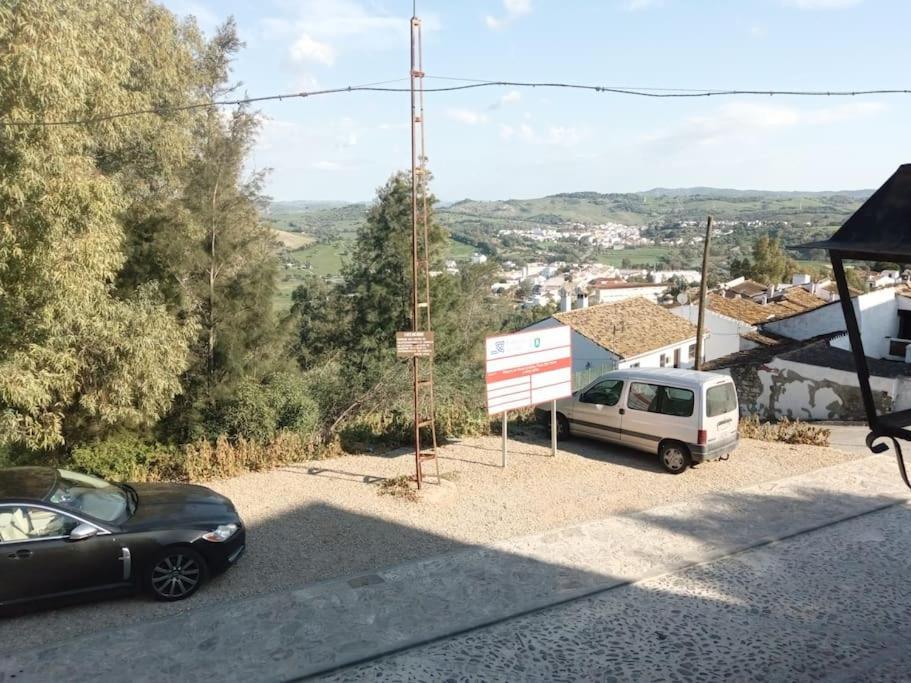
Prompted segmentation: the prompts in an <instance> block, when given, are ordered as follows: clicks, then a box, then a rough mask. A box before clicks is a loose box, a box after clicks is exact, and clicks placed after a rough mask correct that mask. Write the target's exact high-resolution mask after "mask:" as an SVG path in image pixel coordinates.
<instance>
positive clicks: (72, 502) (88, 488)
mask: <svg viewBox="0 0 911 683" xmlns="http://www.w3.org/2000/svg"><path fill="white" fill-rule="evenodd" d="M57 474H58V477H57V484H56V486H55V488H54V490H53V492H52V493H51V495H50V498H49V499H48V500H50V502H51V503H55V504H56V505H59V506H60V507H63V508H67V509H68V510H72V511H73V512H76V513H79V512H82V513H85V514H87V515H89V516H91V517H95V518H96V519H100V520H102V521H104V522H118V521H122V520H124V519H126V517H127V516H128V514H129V513H130V512H131V510H130V509H129V508H130V502H131V501H130V498H129V491H130V490H131V489H127V488H120V487H117V486H114V485H113V484H109V483H108V482H106V481H104V480H103V479H98V478H97V477H91V476H89V475H86V474H79V473H78V472H70V471H69V470H57Z"/></svg>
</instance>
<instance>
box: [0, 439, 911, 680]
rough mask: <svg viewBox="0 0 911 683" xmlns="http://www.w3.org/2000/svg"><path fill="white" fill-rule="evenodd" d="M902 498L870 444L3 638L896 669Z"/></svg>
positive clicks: (258, 657)
mask: <svg viewBox="0 0 911 683" xmlns="http://www.w3.org/2000/svg"><path fill="white" fill-rule="evenodd" d="M907 500H908V497H907V491H906V490H905V489H904V488H903V487H901V485H900V483H899V482H898V477H897V475H896V472H895V465H894V461H892V460H891V459H890V458H889V457H886V456H874V457H869V458H865V459H863V460H856V461H853V462H849V463H844V464H841V465H837V466H834V467H829V468H825V469H821V470H816V471H813V472H809V473H806V474H802V475H798V476H795V477H789V478H786V479H781V480H778V481H772V482H766V483H764V484H760V485H757V486H752V487H749V488H744V489H740V490H738V491H729V492H724V493H715V494H710V495H707V496H702V497H699V498H694V499H691V500H688V501H684V502H681V503H675V504H671V505H665V506H662V507H657V508H652V509H651V510H646V511H642V512H636V513H631V514H626V515H616V516H613V517H609V518H606V519H603V520H599V521H596V522H589V523H586V524H582V525H578V526H571V527H566V528H563V529H560V530H556V531H549V532H546V533H543V534H537V535H534V536H526V537H522V538H516V539H510V540H507V541H502V542H498V543H494V544H490V545H485V546H477V547H471V548H467V549H464V550H460V551H458V552H454V553H450V554H448V555H442V556H437V557H433V558H429V559H426V560H420V561H417V562H411V563H408V564H402V565H398V566H395V567H391V568H388V569H385V570H380V571H377V572H374V573H369V574H365V575H360V576H354V577H347V578H345V579H333V580H330V581H326V582H322V583H318V584H311V585H309V586H305V587H303V588H301V589H299V590H295V591H287V592H280V593H274V594H270V595H266V596H261V597H257V598H253V599H249V600H245V601H237V602H235V603H231V604H228V605H215V606H212V607H209V608H204V609H199V610H194V611H192V612H190V613H187V614H184V615H180V616H175V617H171V618H168V619H164V620H160V621H149V622H146V623H141V624H130V625H123V626H121V627H119V628H104V629H102V630H99V631H97V632H94V633H87V634H86V635H84V636H82V637H79V638H75V639H71V640H64V641H60V642H58V643H54V644H51V645H48V646H44V647H40V648H35V649H28V650H23V651H18V652H14V653H12V654H10V655H6V656H0V681H3V682H4V683H6V682H9V681H13V680H15V681H16V683H19V682H21V681H62V680H65V681H71V682H73V683H78V682H79V681H98V680H118V681H119V680H123V678H124V677H125V676H128V677H129V678H130V680H132V681H144V680H156V681H158V680H162V679H166V680H181V681H203V680H218V681H254V680H255V681H258V680H269V681H272V680H290V679H295V678H301V677H305V676H315V675H320V674H327V673H329V672H331V671H336V673H335V674H333V676H334V678H335V679H336V680H348V679H349V678H359V679H361V680H371V679H373V678H376V677H378V676H382V678H383V679H384V680H386V679H389V680H428V679H432V680H437V679H439V680H442V679H445V678H448V677H452V678H454V679H467V680H496V679H505V680H523V679H529V680H560V679H563V680H578V679H588V678H594V679H599V680H606V679H608V677H610V676H615V677H617V678H624V679H641V678H662V677H664V678H666V679H667V680H673V679H681V680H682V679H684V678H695V677H701V678H706V677H712V678H718V677H722V676H726V677H729V678H734V679H748V678H766V679H769V680H776V679H782V678H784V679H793V678H812V677H826V678H832V677H833V676H834V675H836V674H837V675H844V676H845V677H846V678H849V679H850V678H851V677H852V676H855V677H857V676H861V677H865V676H862V675H861V674H868V675H869V676H870V677H873V678H877V679H878V680H892V679H893V678H894V677H895V674H896V672H901V671H908V669H907V666H906V665H907V663H908V662H907V657H908V655H907V654H906V653H905V652H904V650H902V649H901V648H900V647H899V643H900V642H901V641H902V640H904V641H905V642H907V639H908V638H909V637H911V628H909V615H908V610H909V607H908V604H909V603H908V600H907V597H906V596H907V593H908V588H911V584H909V580H911V579H909V575H908V574H907V573H906V569H907V566H908V562H907V558H908V556H909V551H911V525H909V524H908V522H909V521H911V519H909V511H908V508H907V507H905V505H906V502H907ZM782 539H790V540H782ZM559 605H562V606H559ZM555 606H559V607H555ZM545 608H549V609H546V611H540V610H542V609H545ZM106 626H112V627H113V626H116V625H115V624H109V625H106ZM459 634H461V635H459ZM526 634H527V635H528V638H527V640H526V639H525V635H526ZM408 648H412V649H410V650H409V649H408ZM392 652H400V654H398V655H392V656H389V657H386V658H384V659H377V658H378V657H382V656H383V655H386V654H388V653H392ZM359 663H364V664H360V666H359V667H358V666H355V665H358V664H359ZM352 666H354V668H351V667H352ZM344 667H349V668H347V669H344Z"/></svg>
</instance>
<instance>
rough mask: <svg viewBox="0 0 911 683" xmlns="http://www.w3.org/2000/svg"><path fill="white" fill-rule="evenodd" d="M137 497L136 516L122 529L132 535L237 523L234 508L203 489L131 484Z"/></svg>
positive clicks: (187, 486) (219, 496) (184, 486)
mask: <svg viewBox="0 0 911 683" xmlns="http://www.w3.org/2000/svg"><path fill="white" fill-rule="evenodd" d="M130 486H132V487H133V488H134V489H135V490H136V493H137V494H138V495H139V504H138V505H137V506H136V512H135V513H134V514H133V515H132V517H130V518H129V519H128V520H127V521H126V522H124V523H123V525H122V526H123V527H124V528H126V529H129V530H131V531H134V530H138V529H154V528H160V527H169V528H179V527H187V526H189V527H196V526H206V527H208V526H211V525H216V526H217V525H219V524H229V523H231V522H235V523H237V522H239V521H240V517H239V516H238V514H237V510H235V508H234V504H233V503H232V502H231V501H230V500H229V499H227V498H225V497H224V496H222V495H220V494H218V493H215V491H212V490H211V489H207V488H206V487H205V486H194V485H192V484H130Z"/></svg>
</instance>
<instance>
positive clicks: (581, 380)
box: [573, 363, 617, 391]
mask: <svg viewBox="0 0 911 683" xmlns="http://www.w3.org/2000/svg"><path fill="white" fill-rule="evenodd" d="M616 369H617V364H616V363H602V364H601V365H593V366H592V367H590V368H587V369H585V370H580V371H578V372H574V373H573V391H576V390H577V389H581V388H582V387H584V386H585V385H586V384H588V383H589V382H591V381H593V380H595V379H597V378H598V377H600V376H601V375H603V374H604V373H605V372H610V371H611V370H616Z"/></svg>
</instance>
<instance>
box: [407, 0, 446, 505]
mask: <svg viewBox="0 0 911 683" xmlns="http://www.w3.org/2000/svg"><path fill="white" fill-rule="evenodd" d="M416 4H417V3H415V5H416ZM427 219H428V200H427V156H426V154H425V153H424V66H423V58H422V46H421V20H420V19H419V18H418V17H417V10H416V7H415V8H414V9H413V13H412V17H411V297H412V299H411V327H412V331H413V332H427V333H430V332H431V330H432V327H431V322H430V257H431V254H430V230H429V226H428V221H427ZM411 362H412V380H413V392H414V462H415V479H416V481H417V485H418V488H421V485H422V484H423V479H424V476H423V464H424V463H425V462H427V461H429V460H433V461H434V464H435V465H436V477H437V483H439V482H440V461H439V460H438V458H437V433H436V421H435V417H434V414H435V411H434V400H433V356H432V355H430V356H428V357H426V358H419V357H418V356H417V355H415V356H414V357H413V358H412V359H411ZM422 430H424V431H423V432H422ZM428 432H429V433H428ZM422 433H423V434H426V435H427V436H429V443H428V446H427V447H423V446H422V442H421V436H422Z"/></svg>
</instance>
